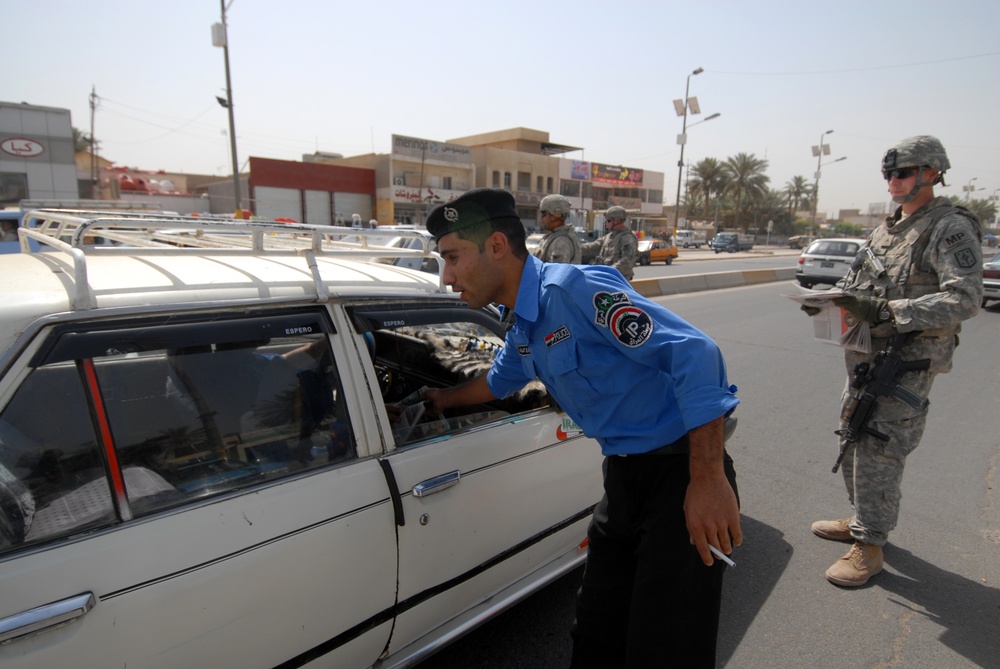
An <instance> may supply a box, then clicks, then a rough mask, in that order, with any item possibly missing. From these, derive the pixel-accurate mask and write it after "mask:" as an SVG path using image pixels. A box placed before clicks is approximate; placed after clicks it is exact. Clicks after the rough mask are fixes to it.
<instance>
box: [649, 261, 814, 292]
mask: <svg viewBox="0 0 1000 669" xmlns="http://www.w3.org/2000/svg"><path fill="white" fill-rule="evenodd" d="M793 279H795V268H794V267H782V268H780V269H747V270H738V271H734V272H709V273H707V274H688V275H684V276H667V277H662V278H659V279H636V280H634V281H633V282H632V286H633V287H634V288H635V290H636V292H638V293H639V294H640V295H642V296H644V297H660V296H663V295H678V294H680V293H695V292H698V291H702V290H716V289H719V288H738V287H739V286H754V285H757V284H760V283H771V282H774V281H791V280H793Z"/></svg>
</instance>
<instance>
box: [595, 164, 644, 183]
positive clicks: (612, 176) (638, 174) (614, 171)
mask: <svg viewBox="0 0 1000 669" xmlns="http://www.w3.org/2000/svg"><path fill="white" fill-rule="evenodd" d="M642 172H643V171H642V170H638V169H635V168H634V167H622V166H621V165H605V164H604V163H591V164H590V179H591V180H592V181H598V182H600V183H606V184H618V185H621V186H641V185H642Z"/></svg>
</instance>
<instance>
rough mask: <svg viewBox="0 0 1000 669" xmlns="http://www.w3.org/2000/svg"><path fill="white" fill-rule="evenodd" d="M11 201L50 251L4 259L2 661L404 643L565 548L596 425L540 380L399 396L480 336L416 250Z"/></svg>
mask: <svg viewBox="0 0 1000 669" xmlns="http://www.w3.org/2000/svg"><path fill="white" fill-rule="evenodd" d="M161 218H162V220H161ZM57 226H58V227H57ZM28 227H29V228H31V230H30V231H28V233H29V234H31V235H35V236H36V237H37V239H38V240H39V241H41V243H43V244H44V245H47V246H50V247H52V248H51V251H50V252H48V253H24V254H18V255H10V256H6V257H5V259H4V264H3V267H2V269H0V294H2V295H4V299H3V301H2V302H0V593H3V594H2V596H0V666H3V667H5V669H21V668H26V667H68V666H79V667H129V669H139V668H149V667H153V668H171V669H173V668H176V667H276V666H281V667H299V666H309V667H343V668H351V667H372V666H377V667H379V668H382V667H396V666H404V665H405V666H410V665H412V664H413V663H415V662H417V661H419V660H421V659H423V658H424V657H426V656H428V655H429V654H431V653H432V652H434V651H435V650H437V649H439V648H440V647H442V646H443V645H444V644H447V643H448V642H449V641H452V640H454V639H455V638H457V637H459V636H461V634H463V633H464V632H466V631H468V630H469V629H470V628H471V627H473V626H475V625H477V624H479V623H481V622H483V621H484V620H486V619H487V618H489V617H490V616H491V615H494V614H496V613H498V612H500V611H503V610H504V609H505V608H507V607H508V606H510V605H511V604H512V603H513V602H516V601H517V600H519V599H520V598H523V597H524V596H526V595H528V594H530V593H531V592H533V591H534V590H537V589H538V588H540V587H542V586H544V585H545V584H547V583H549V582H551V581H552V580H554V579H555V578H558V577H559V576H560V575H562V574H564V573H566V572H568V571H569V570H571V569H573V568H574V567H576V566H577V565H579V564H581V563H582V562H583V560H584V559H585V558H586V528H587V524H588V522H589V519H590V515H591V513H592V510H593V507H594V505H595V504H596V503H597V501H598V500H599V499H600V497H601V494H602V485H601V455H600V449H599V447H598V445H597V444H596V443H595V442H593V441H591V440H589V439H586V438H584V437H583V436H582V434H581V432H580V430H579V428H578V427H577V426H576V425H575V424H574V423H573V422H572V421H570V420H569V419H567V417H566V415H565V414H563V413H561V412H560V411H559V410H558V408H557V407H555V406H553V405H552V404H551V403H550V402H549V398H548V396H547V394H546V393H545V391H544V388H542V387H540V386H539V387H528V388H526V389H525V390H524V391H522V392H521V393H520V394H518V395H517V396H515V397H512V398H509V399H508V400H505V401H500V402H494V403H490V404H486V405H481V406H473V407H465V408H462V409H460V410H456V411H450V412H448V413H447V414H445V415H443V416H429V415H426V414H424V413H423V412H422V406H421V405H420V404H419V402H415V397H416V394H417V393H418V391H419V389H420V388H421V387H423V386H436V387H444V386H448V385H452V384H455V383H459V382H462V381H463V380H465V379H467V378H469V377H470V375H473V374H476V373H478V372H480V371H482V370H484V369H486V368H487V367H488V366H489V364H490V362H491V360H492V359H493V357H494V355H495V353H496V352H497V351H498V350H499V349H500V348H501V347H502V346H503V333H504V330H503V328H502V327H501V325H500V323H499V322H498V320H497V317H496V314H495V313H493V312H491V311H489V310H485V311H480V310H472V309H469V308H468V307H467V306H465V305H464V303H462V302H461V301H459V300H458V299H457V297H456V296H455V295H453V294H451V293H450V292H449V291H447V290H445V289H444V288H443V287H442V286H441V283H440V278H439V277H438V276H435V275H433V274H428V273H426V272H419V271H415V270H410V269H406V268H401V267H397V266H393V265H387V264H384V263H378V262H373V261H372V260H371V259H367V260H366V259H365V258H364V257H363V256H361V255H359V252H358V251H357V249H356V248H355V247H351V248H346V249H341V248H340V247H338V245H337V244H336V243H333V242H330V241H329V235H330V234H331V233H330V230H331V228H329V227H328V226H315V227H314V226H307V225H297V224H290V225H280V224H274V223H268V222H259V221H243V222H220V221H210V220H200V221H199V220H198V219H184V218H183V217H178V218H173V217H171V218H170V219H169V220H167V217H157V216H148V217H141V216H138V217H132V218H131V219H122V218H114V219H100V218H97V217H88V216H87V215H82V214H78V213H76V214H67V213H62V214H39V215H37V216H36V217H35V219H34V220H33V221H29V223H28ZM185 228H190V229H191V230H192V231H194V230H199V231H200V232H199V234H197V235H194V234H192V235H185V237H189V239H190V241H189V242H183V241H180V240H179V239H178V235H177V234H176V230H179V229H180V230H183V229H185ZM168 229H169V230H171V231H174V232H170V233H167V234H166V241H160V242H158V241H157V239H161V240H162V239H164V237H163V234H161V233H162V231H163V230H168ZM220 232H221V233H222V234H218V235H216V233H220ZM94 233H99V235H100V236H102V237H106V238H109V239H115V240H117V241H118V242H120V245H119V246H98V247H95V246H89V245H88V244H87V241H86V240H87V239H89V238H92V237H93V235H94ZM22 234H24V233H22ZM55 234H58V235H59V236H61V237H62V238H63V239H65V240H67V241H65V242H60V241H59V240H58V239H55V238H54V237H53V235H55ZM396 234H399V235H404V233H402V232H399V233H396ZM213 236H215V237H216V238H214V239H213ZM244 242H246V243H244ZM187 244H190V245H191V246H193V248H191V247H187V246H186V245H187ZM199 245H204V246H205V247H206V248H201V247H199ZM209 247H210V248H209ZM372 253H373V255H375V256H377V257H379V258H383V257H385V256H386V255H389V254H399V256H400V257H407V258H409V257H412V255H413V253H414V251H413V250H409V249H388V248H386V247H377V248H376V249H375V250H373V251H372ZM417 253H419V251H417ZM432 257H433V256H432ZM437 259H438V260H440V258H439V257H437Z"/></svg>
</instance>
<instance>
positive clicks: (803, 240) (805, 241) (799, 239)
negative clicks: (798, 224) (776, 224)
mask: <svg viewBox="0 0 1000 669" xmlns="http://www.w3.org/2000/svg"><path fill="white" fill-rule="evenodd" d="M814 241H816V236H815V235H795V236H794V237H789V238H788V248H790V249H804V248H805V247H807V246H809V245H810V244H812V243H813V242H814Z"/></svg>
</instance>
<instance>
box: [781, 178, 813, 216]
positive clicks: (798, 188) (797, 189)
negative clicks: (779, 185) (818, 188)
mask: <svg viewBox="0 0 1000 669" xmlns="http://www.w3.org/2000/svg"><path fill="white" fill-rule="evenodd" d="M811 193H812V185H811V184H810V183H809V182H808V181H806V178H805V177H804V176H801V175H796V176H794V177H792V179H791V181H789V182H788V183H786V184H785V190H784V194H785V196H786V197H787V198H788V211H789V212H790V213H791V214H792V215H793V216H794V215H795V212H797V211H801V210H800V209H799V205H800V204H802V200H803V199H804V198H806V197H807V196H809V195H810V194H811Z"/></svg>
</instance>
